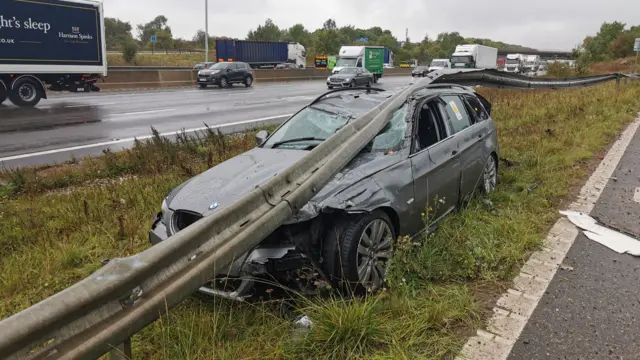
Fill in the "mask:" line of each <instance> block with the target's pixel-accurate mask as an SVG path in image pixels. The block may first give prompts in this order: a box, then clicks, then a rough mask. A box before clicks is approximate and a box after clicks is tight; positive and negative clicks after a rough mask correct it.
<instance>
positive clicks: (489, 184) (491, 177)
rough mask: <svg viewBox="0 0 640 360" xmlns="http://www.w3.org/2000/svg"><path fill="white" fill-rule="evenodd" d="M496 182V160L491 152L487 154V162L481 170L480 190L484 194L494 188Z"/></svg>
mask: <svg viewBox="0 0 640 360" xmlns="http://www.w3.org/2000/svg"><path fill="white" fill-rule="evenodd" d="M497 184H498V162H497V161H496V157H495V156H493V154H491V155H489V158H488V159H487V163H486V164H485V165H484V170H483V171H482V188H481V190H482V192H483V193H485V194H489V193H492V192H494V191H495V190H496V187H497Z"/></svg>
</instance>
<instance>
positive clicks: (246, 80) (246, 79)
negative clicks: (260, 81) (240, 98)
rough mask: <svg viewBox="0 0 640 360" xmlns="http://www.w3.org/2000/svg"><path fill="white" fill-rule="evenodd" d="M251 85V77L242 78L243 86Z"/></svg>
mask: <svg viewBox="0 0 640 360" xmlns="http://www.w3.org/2000/svg"><path fill="white" fill-rule="evenodd" d="M252 84H253V77H252V76H251V75H249V76H247V77H246V78H244V86H246V87H249V86H251V85H252Z"/></svg>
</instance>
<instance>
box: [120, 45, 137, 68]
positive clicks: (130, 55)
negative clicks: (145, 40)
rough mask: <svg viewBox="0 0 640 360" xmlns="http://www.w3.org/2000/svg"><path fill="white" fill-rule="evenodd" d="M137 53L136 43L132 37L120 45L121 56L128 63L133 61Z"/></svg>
mask: <svg viewBox="0 0 640 360" xmlns="http://www.w3.org/2000/svg"><path fill="white" fill-rule="evenodd" d="M137 54H138V44H137V43H136V42H135V41H134V40H133V39H129V40H127V41H125V42H124V44H123V45H122V58H123V59H124V61H126V62H127V63H129V64H131V63H133V62H134V61H135V59H136V55H137Z"/></svg>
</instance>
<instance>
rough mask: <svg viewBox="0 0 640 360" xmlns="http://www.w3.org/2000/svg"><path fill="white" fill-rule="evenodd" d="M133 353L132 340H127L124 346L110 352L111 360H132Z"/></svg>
mask: <svg viewBox="0 0 640 360" xmlns="http://www.w3.org/2000/svg"><path fill="white" fill-rule="evenodd" d="M131 359H133V352H132V351H131V338H128V339H127V340H125V341H124V342H123V343H122V344H120V345H118V346H117V347H115V348H113V349H112V350H111V351H110V352H109V360H131Z"/></svg>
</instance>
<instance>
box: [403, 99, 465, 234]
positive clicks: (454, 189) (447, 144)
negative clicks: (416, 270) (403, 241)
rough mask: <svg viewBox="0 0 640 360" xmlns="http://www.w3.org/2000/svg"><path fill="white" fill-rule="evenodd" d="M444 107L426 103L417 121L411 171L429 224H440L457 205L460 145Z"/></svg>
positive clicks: (420, 203) (418, 112)
mask: <svg viewBox="0 0 640 360" xmlns="http://www.w3.org/2000/svg"><path fill="white" fill-rule="evenodd" d="M443 107H444V104H442V102H441V100H440V99H438V98H435V99H431V100H428V101H425V102H423V103H422V104H421V105H420V106H419V107H418V109H417V111H416V118H415V119H414V121H415V124H416V126H414V138H413V146H412V155H411V169H412V173H413V181H414V193H415V197H416V198H415V200H416V206H418V207H420V208H421V209H420V210H421V212H423V213H425V214H426V215H427V216H428V218H429V221H430V222H433V221H437V220H439V219H440V218H442V217H443V216H445V215H446V214H447V213H449V212H451V211H452V210H453V209H455V207H456V205H457V204H458V193H459V183H460V181H459V179H460V158H459V157H457V156H455V155H456V152H457V151H458V150H457V147H458V144H457V142H456V139H455V138H454V137H452V136H451V135H450V131H451V130H450V129H449V127H448V125H447V121H446V117H445V115H444V111H443Z"/></svg>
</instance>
